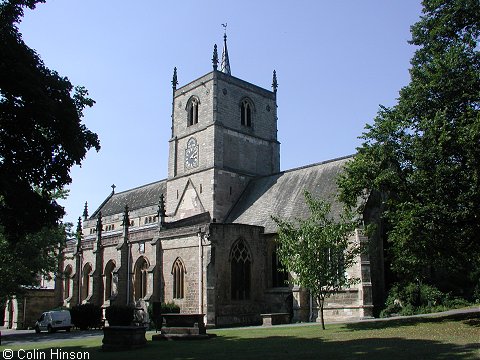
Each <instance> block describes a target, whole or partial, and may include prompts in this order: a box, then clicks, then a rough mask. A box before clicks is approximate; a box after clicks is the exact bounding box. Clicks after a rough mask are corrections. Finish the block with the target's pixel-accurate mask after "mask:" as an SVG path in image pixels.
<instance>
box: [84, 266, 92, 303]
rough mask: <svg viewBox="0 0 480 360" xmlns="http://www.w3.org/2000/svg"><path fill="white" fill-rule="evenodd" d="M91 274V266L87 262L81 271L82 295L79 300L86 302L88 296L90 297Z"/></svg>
mask: <svg viewBox="0 0 480 360" xmlns="http://www.w3.org/2000/svg"><path fill="white" fill-rule="evenodd" d="M92 272H93V268H92V264H90V263H89V262H87V263H86V264H85V265H84V266H83V271H82V293H81V300H82V302H83V301H87V300H88V298H89V296H90V288H91V285H92V284H91V283H90V276H91V274H92Z"/></svg>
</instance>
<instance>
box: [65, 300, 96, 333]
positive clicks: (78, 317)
mask: <svg viewBox="0 0 480 360" xmlns="http://www.w3.org/2000/svg"><path fill="white" fill-rule="evenodd" d="M70 316H71V318H72V323H73V324H74V325H75V326H76V327H78V328H79V329H80V330H86V329H88V328H97V327H100V324H101V323H102V308H101V307H100V306H98V305H95V304H91V303H86V304H81V305H75V306H74V307H72V308H71V309H70Z"/></svg>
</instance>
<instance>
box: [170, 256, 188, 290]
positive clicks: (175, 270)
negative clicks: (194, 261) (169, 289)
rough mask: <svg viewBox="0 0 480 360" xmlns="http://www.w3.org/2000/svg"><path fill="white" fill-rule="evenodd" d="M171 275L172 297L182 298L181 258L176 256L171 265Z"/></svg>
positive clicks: (183, 288) (182, 273)
mask: <svg viewBox="0 0 480 360" xmlns="http://www.w3.org/2000/svg"><path fill="white" fill-rule="evenodd" d="M172 275H173V298H174V299H183V298H184V297H185V267H184V266H183V262H182V260H180V258H177V260H175V262H174V263H173V267H172Z"/></svg>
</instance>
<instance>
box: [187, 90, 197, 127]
mask: <svg viewBox="0 0 480 360" xmlns="http://www.w3.org/2000/svg"><path fill="white" fill-rule="evenodd" d="M199 106H200V99H199V98H198V97H197V96H195V95H192V96H190V99H188V101H187V105H186V107H185V110H187V126H192V125H194V124H198V108H199Z"/></svg>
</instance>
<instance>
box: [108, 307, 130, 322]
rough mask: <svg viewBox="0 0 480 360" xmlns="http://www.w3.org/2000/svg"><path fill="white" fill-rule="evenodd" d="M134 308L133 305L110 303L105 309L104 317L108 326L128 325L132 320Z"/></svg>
mask: <svg viewBox="0 0 480 360" xmlns="http://www.w3.org/2000/svg"><path fill="white" fill-rule="evenodd" d="M134 310H135V308H134V307H133V306H128V305H110V306H109V307H107V308H106V309H105V318H106V319H107V321H108V325H109V326H128V325H130V324H131V323H132V321H133V317H134Z"/></svg>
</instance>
